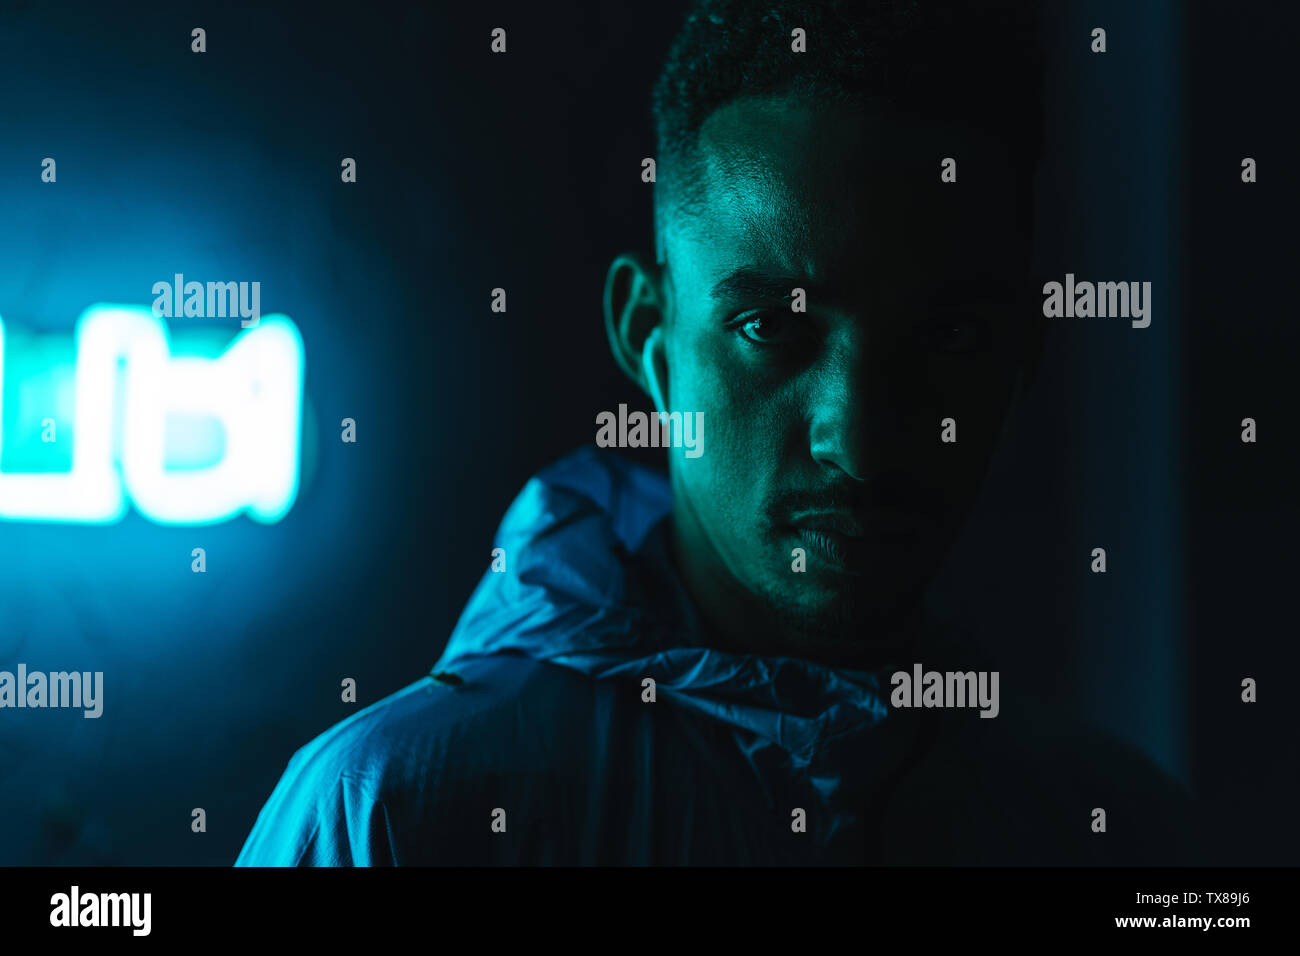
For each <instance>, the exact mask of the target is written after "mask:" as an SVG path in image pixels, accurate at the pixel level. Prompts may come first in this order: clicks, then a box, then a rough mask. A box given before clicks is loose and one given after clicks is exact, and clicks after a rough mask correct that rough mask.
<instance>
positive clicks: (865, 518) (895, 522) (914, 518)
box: [788, 508, 928, 540]
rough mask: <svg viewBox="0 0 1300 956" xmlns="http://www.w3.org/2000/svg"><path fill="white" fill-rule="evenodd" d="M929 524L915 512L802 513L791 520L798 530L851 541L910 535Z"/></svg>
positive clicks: (794, 527) (891, 510)
mask: <svg viewBox="0 0 1300 956" xmlns="http://www.w3.org/2000/svg"><path fill="white" fill-rule="evenodd" d="M927 522H928V519H927V518H926V516H925V515H923V514H920V513H918V512H912V511H901V510H896V509H886V508H872V509H869V510H865V511H843V510H835V511H802V512H796V513H795V514H794V515H792V516H791V517H790V519H789V522H788V525H789V527H791V528H793V529H794V530H795V531H812V532H818V533H822V534H827V535H831V536H832V537H833V538H846V539H849V540H854V539H862V538H869V537H875V536H877V535H892V534H908V533H913V532H916V531H918V530H920V528H921V526H922V525H923V524H925V523H927Z"/></svg>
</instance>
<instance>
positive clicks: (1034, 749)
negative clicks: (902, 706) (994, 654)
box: [897, 701, 1195, 866]
mask: <svg viewBox="0 0 1300 956" xmlns="http://www.w3.org/2000/svg"><path fill="white" fill-rule="evenodd" d="M936 723H937V725H938V733H937V736H936V738H935V742H934V745H933V746H932V747H931V748H930V749H929V750H928V752H927V753H926V755H925V757H924V759H922V760H921V762H920V763H919V764H918V766H917V767H916V771H915V773H914V774H913V775H912V776H911V777H910V779H908V780H906V781H905V782H904V784H903V785H902V786H901V787H900V791H899V793H898V797H899V799H898V801H897V805H898V806H899V808H900V812H901V813H902V815H903V816H904V817H906V818H912V817H914V818H915V819H916V820H917V821H919V822H921V823H925V824H927V825H932V824H933V822H934V821H944V825H945V826H946V827H948V828H949V829H950V832H948V834H947V836H946V837H945V838H944V839H943V840H941V841H939V844H938V845H936V846H932V847H927V849H926V850H925V853H926V854H929V853H938V854H941V855H943V856H944V857H946V859H947V861H948V862H970V863H978V862H986V863H1004V864H1006V863H1010V864H1038V865H1058V864H1064V863H1069V864H1074V865H1080V864H1082V865H1088V864H1108V865H1149V866H1150V865H1166V866H1168V865H1180V864H1182V863H1183V862H1184V860H1185V858H1186V857H1187V855H1188V853H1189V851H1192V850H1194V849H1195V848H1194V846H1192V845H1190V844H1191V843H1192V842H1193V839H1194V838H1193V834H1194V832H1195V830H1194V822H1195V821H1194V810H1195V802H1194V799H1193V796H1192V794H1191V792H1190V791H1189V790H1188V788H1187V787H1186V786H1184V785H1183V784H1182V783H1181V782H1179V781H1178V780H1177V779H1175V778H1174V777H1173V776H1172V775H1171V774H1169V773H1168V772H1166V771H1165V770H1164V769H1162V768H1161V767H1160V766H1159V765H1158V764H1157V763H1156V762H1155V761H1154V760H1153V759H1152V758H1151V757H1149V756H1148V755H1147V754H1145V753H1144V752H1142V751H1141V750H1140V749H1138V747H1136V746H1135V745H1134V744H1133V743H1131V742H1128V741H1125V740H1121V739H1120V738H1118V737H1116V736H1115V735H1113V734H1111V733H1108V732H1106V731H1105V730H1103V729H1101V728H1099V727H1097V726H1094V725H1092V724H1091V723H1088V722H1085V721H1082V720H1079V719H1077V718H1075V717H1072V716H1070V715H1068V714H1065V713H1063V712H1062V711H1061V710H1060V709H1058V708H1057V707H1055V706H1052V705H1050V704H1049V703H1045V702H1032V703H1031V702H1027V701H1026V702H1021V705H1017V706H1009V707H1008V706H1006V705H1005V704H1004V709H1003V712H1002V713H1001V714H1000V715H999V716H998V717H997V718H996V719H991V720H982V719H979V718H978V716H977V715H976V714H975V713H972V712H970V711H950V712H941V713H940V714H938V715H936ZM915 829H917V830H918V831H919V830H921V829H923V827H920V826H918V827H917V828H915ZM904 839H905V840H906V838H904ZM902 850H903V851H905V852H904V853H903V855H904V856H907V855H908V852H906V851H907V847H906V843H904V845H903V847H902ZM917 862H930V860H929V858H928V856H924V855H923V856H922V857H921V859H919V860H917Z"/></svg>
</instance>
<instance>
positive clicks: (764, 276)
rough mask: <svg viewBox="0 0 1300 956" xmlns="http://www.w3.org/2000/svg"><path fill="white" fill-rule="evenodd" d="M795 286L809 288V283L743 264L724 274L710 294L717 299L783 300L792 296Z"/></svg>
mask: <svg viewBox="0 0 1300 956" xmlns="http://www.w3.org/2000/svg"><path fill="white" fill-rule="evenodd" d="M795 288H802V289H808V283H807V282H806V280H804V279H800V278H799V277H798V276H794V275H781V274H777V273H773V272H765V271H763V270H762V269H755V268H753V267H751V266H743V267H741V268H739V269H736V270H734V271H733V272H729V273H727V275H725V276H723V277H722V279H720V280H719V281H718V282H717V283H716V284H715V285H714V286H713V288H712V289H711V290H710V292H709V294H710V295H711V296H712V297H713V298H715V299H776V300H783V299H789V298H792V297H793V295H794V289H795Z"/></svg>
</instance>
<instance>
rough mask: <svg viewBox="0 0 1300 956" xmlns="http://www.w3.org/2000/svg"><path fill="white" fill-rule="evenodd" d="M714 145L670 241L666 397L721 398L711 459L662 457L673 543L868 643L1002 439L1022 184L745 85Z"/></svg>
mask: <svg viewBox="0 0 1300 956" xmlns="http://www.w3.org/2000/svg"><path fill="white" fill-rule="evenodd" d="M699 146H700V153H699V156H700V159H701V162H700V168H699V172H698V175H699V177H700V179H699V180H698V181H699V184H700V187H701V189H702V193H701V195H700V198H701V200H702V201H701V202H700V203H696V204H693V205H692V206H691V207H690V208H689V210H688V211H682V212H678V213H674V214H672V215H670V216H669V218H668V221H667V229H666V230H665V232H664V234H663V236H662V239H663V242H664V257H665V262H666V266H667V269H666V282H665V293H666V297H667V298H668V301H669V305H668V309H667V311H668V316H669V318H668V321H667V324H666V326H665V331H666V333H667V334H666V339H665V348H666V355H667V369H668V383H667V384H668V393H669V394H668V403H669V405H670V409H671V410H674V411H682V412H697V411H698V412H703V413H704V417H703V454H702V455H700V456H699V457H697V458H687V457H685V456H684V455H683V454H682V451H681V450H674V451H673V452H672V454H671V455H670V459H669V460H670V467H671V471H672V480H673V487H674V496H675V502H674V521H675V523H676V525H677V532H678V539H679V542H680V544H679V547H683V548H689V549H693V553H692V555H691V557H692V561H691V562H690V563H691V564H692V566H694V567H696V568H707V569H709V570H708V572H707V573H708V574H709V575H723V574H726V575H729V576H730V578H732V579H733V582H728V583H729V584H732V583H738V584H739V585H740V586H741V588H743V590H744V591H745V592H748V597H747V598H746V600H748V599H750V598H752V599H756V600H757V601H759V602H761V604H760V606H761V607H763V608H764V610H765V611H766V612H770V613H771V614H774V615H776V616H777V617H778V618H779V619H780V620H781V621H783V622H784V623H785V624H787V625H790V626H794V627H795V628H797V629H802V630H807V631H809V632H815V633H817V634H818V635H819V636H822V637H825V636H828V635H829V636H834V637H838V636H840V635H844V634H857V635H862V630H861V628H862V626H863V625H868V624H869V623H870V622H871V621H872V620H875V619H882V618H884V617H886V616H887V615H889V614H891V613H893V612H895V611H896V610H898V609H899V607H900V605H901V604H902V603H903V602H909V601H910V600H912V599H913V598H915V597H916V596H917V595H918V594H919V592H920V591H921V590H922V589H923V588H924V586H925V584H926V582H927V581H928V580H929V579H930V578H931V576H932V575H933V573H934V572H935V570H936V569H937V567H938V565H939V564H940V562H941V561H942V560H943V558H944V556H945V554H946V553H947V551H948V548H949V546H950V544H951V543H952V540H953V538H954V537H955V536H956V534H957V532H958V530H959V529H960V526H961V523H962V521H963V520H964V518H965V516H966V514H967V513H968V511H969V509H970V506H971V505H972V503H973V501H974V498H975V496H976V493H977V492H978V490H979V486H980V484H981V482H982V480H983V475H984V472H985V470H986V467H987V464H988V461H989V458H990V456H991V454H992V451H993V449H994V445H995V443H996V440H997V438H998V436H999V434H1000V431H1001V428H1002V424H1003V418H1004V415H1005V413H1006V411H1007V405H1008V402H1009V400H1010V397H1011V394H1012V391H1013V388H1014V383H1015V378H1016V374H1017V371H1018V367H1019V365H1018V363H1019V361H1020V359H1021V354H1022V353H1021V351H1020V350H1021V348H1022V344H1021V343H1022V338H1021V336H1022V334H1023V333H1022V331H1021V329H1022V328H1023V322H1024V311H1023V308H1021V311H1020V312H1019V313H1018V312H1017V311H1016V309H1017V304H1016V300H1015V297H1016V296H1017V295H1021V294H1022V290H1023V289H1024V288H1025V281H1026V276H1025V273H1024V270H1025V265H1026V260H1025V256H1026V253H1027V246H1026V240H1025V239H1024V238H1023V237H1021V236H1018V235H1017V234H1016V231H1015V225H1014V222H1015V216H1014V206H1013V201H1014V196H1015V190H1016V188H1017V187H1016V184H1015V182H1014V181H1013V179H1012V178H1011V173H1010V172H1008V171H1006V167H1005V165H1004V164H1003V163H1002V162H1001V161H1000V160H1001V157H998V154H997V153H996V150H997V147H996V145H995V144H992V143H990V142H987V141H985V140H983V139H982V138H979V137H978V136H977V135H976V134H974V133H972V132H963V131H962V130H959V129H955V128H953V127H952V126H950V125H941V124H937V123H933V122H924V121H921V120H916V119H908V118H905V117H902V116H900V115H898V114H896V113H894V112H893V111H892V110H887V109H882V111H880V112H877V113H869V114H867V115H865V116H864V115H863V114H861V113H858V114H852V113H847V112H840V111H834V110H831V109H827V108H819V109H814V108H813V107H812V106H810V105H808V104H807V103H806V102H804V101H799V100H782V99H770V98H763V99H758V98H748V99H742V100H739V101H736V102H733V103H731V104H729V105H727V106H725V107H723V108H721V109H719V110H717V111H716V112H715V113H714V114H712V116H710V117H709V119H708V120H707V121H706V122H705V124H704V126H703V127H702V129H701V133H700V138H699ZM945 157H953V158H955V159H956V160H957V164H958V172H959V175H958V179H957V182H955V183H945V182H941V179H940V171H941V170H940V163H941V161H942V160H943V159H944V158H945ZM991 157H997V158H991ZM795 288H801V289H803V290H805V293H806V310H807V311H806V312H795V311H792V308H791V305H792V301H793V298H792V294H793V290H794V289H795ZM1022 301H1023V300H1022ZM946 419H952V420H953V423H952V424H951V425H950V427H948V428H945V425H944V422H945V420H946ZM945 436H946V437H948V438H950V439H952V438H955V439H956V440H955V441H947V442H945V441H944V440H943V439H944V438H945ZM794 549H802V554H803V555H804V560H805V562H806V570H804V571H802V572H800V571H796V570H794V569H793V568H794V567H797V566H798V564H797V560H798V555H799V552H796V551H795V550H794ZM697 577H698V575H697ZM695 583H696V585H697V586H703V587H708V586H710V585H709V583H708V582H707V581H705V582H700V581H696V582H695Z"/></svg>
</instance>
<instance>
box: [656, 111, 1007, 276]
mask: <svg viewBox="0 0 1300 956" xmlns="http://www.w3.org/2000/svg"><path fill="white" fill-rule="evenodd" d="M998 149H999V147H998V144H996V143H992V142H989V141H986V140H984V139H982V138H981V137H980V136H979V135H978V134H976V133H974V132H972V131H971V130H968V129H962V128H959V127H955V126H953V125H951V124H943V123H940V122H937V121H934V120H929V119H925V118H918V117H914V116H910V115H908V114H905V113H902V112H899V111H898V110H896V109H894V108H893V107H892V106H890V105H889V104H888V103H884V102H878V103H876V104H867V105H865V106H857V107H849V106H841V105H838V104H826V105H815V104H812V103H810V102H809V101H808V100H806V99H799V98H794V97H763V98H756V97H749V98H744V99H740V100H735V101H732V102H731V103H728V104H726V105H724V106H723V107H720V108H719V109H718V110H716V111H714V113H713V114H711V115H710V116H709V117H708V119H706V120H705V122H704V124H703V125H702V126H701V128H700V134H699V138H698V142H697V153H696V158H697V163H698V165H697V166H696V176H697V177H698V181H697V183H696V196H697V198H698V201H697V202H695V203H692V204H691V212H690V214H689V215H687V216H685V217H683V218H682V220H681V221H680V222H679V223H678V224H679V225H680V226H682V227H683V229H682V232H681V234H680V237H681V238H682V239H683V240H685V241H686V242H687V243H688V244H689V245H690V246H691V247H692V249H691V253H690V254H691V255H692V256H693V257H696V256H700V255H703V256H704V257H705V258H706V259H707V260H712V261H715V264H716V265H717V266H719V267H722V266H723V265H724V262H723V260H744V261H747V262H753V263H763V264H766V265H770V266H772V267H773V268H780V269H781V270H783V271H785V272H789V273H791V274H801V273H802V274H808V275H812V276H816V275H817V274H822V275H824V276H826V277H828V278H834V277H835V274H836V273H841V272H843V271H844V270H846V269H848V270H853V271H858V270H860V268H861V264H862V262H863V260H864V258H869V259H871V260H874V261H878V262H887V261H889V260H891V259H896V258H900V257H907V256H910V255H927V256H929V257H930V258H931V259H932V260H935V261H941V260H944V259H946V258H951V257H953V256H959V257H965V258H966V259H968V260H972V259H982V258H985V257H986V256H987V254H988V253H989V252H990V251H991V250H989V249H988V248H983V249H982V248H981V247H987V246H988V240H990V239H994V240H995V239H996V234H997V232H998V230H999V228H1000V227H1005V225H1006V224H1007V223H1008V222H1009V221H1010V219H1011V218H1012V217H1011V212H1010V209H1009V208H1007V190H1008V189H1010V188H1014V187H1013V184H1012V182H1011V180H1010V179H1009V178H1006V177H1004V176H998V180H999V181H997V182H985V183H983V184H980V185H973V186H972V187H967V188H965V189H961V190H960V192H956V191H954V190H956V184H945V183H942V182H941V180H940V161H941V159H942V158H944V157H945V156H948V155H951V154H953V153H958V154H964V155H966V156H967V157H968V158H973V157H974V156H977V155H978V156H980V157H981V158H982V159H983V162H980V163H979V165H980V167H981V169H984V170H987V169H990V168H995V167H997V166H998V163H997V162H990V161H989V160H990V159H992V158H993V157H994V156H996V154H997V151H998ZM945 189H946V190H948V191H947V192H943V190H945ZM944 268H947V269H949V270H951V268H953V266H951V265H945V266H944Z"/></svg>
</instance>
